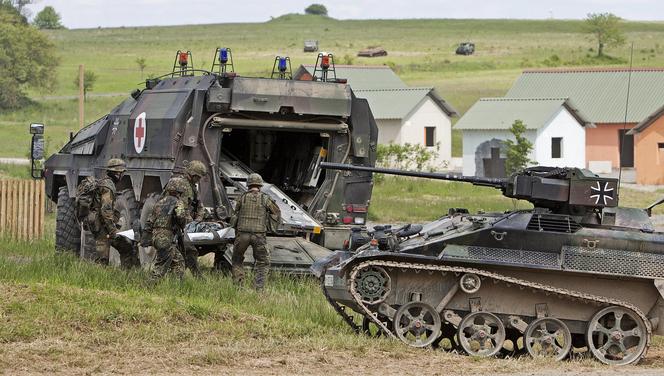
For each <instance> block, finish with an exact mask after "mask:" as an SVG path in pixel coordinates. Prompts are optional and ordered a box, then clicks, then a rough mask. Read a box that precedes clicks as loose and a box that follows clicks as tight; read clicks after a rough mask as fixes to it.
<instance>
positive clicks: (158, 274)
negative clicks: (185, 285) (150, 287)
mask: <svg viewBox="0 0 664 376" xmlns="http://www.w3.org/2000/svg"><path fill="white" fill-rule="evenodd" d="M164 191H165V194H164V196H162V198H161V199H159V201H157V202H156V203H155V205H154V207H153V208H152V212H151V213H150V217H149V218H148V224H149V226H150V228H151V229H152V246H154V247H155V249H156V250H157V257H156V259H155V263H154V268H153V269H152V275H151V279H152V280H153V281H157V280H159V279H161V278H162V277H163V276H164V275H166V273H168V272H169V271H172V272H173V273H174V274H175V275H176V276H178V277H179V278H180V279H181V278H182V277H183V275H184V258H183V257H182V253H181V252H180V249H179V243H180V242H179V241H178V238H177V237H178V236H182V232H183V229H184V226H185V225H186V224H187V218H188V214H187V208H186V204H185V203H184V201H182V198H183V197H182V196H183V193H184V188H183V186H182V185H181V184H175V183H174V182H173V180H171V181H170V182H169V183H168V184H166V188H165V189H164ZM143 245H144V246H145V245H147V244H143Z"/></svg>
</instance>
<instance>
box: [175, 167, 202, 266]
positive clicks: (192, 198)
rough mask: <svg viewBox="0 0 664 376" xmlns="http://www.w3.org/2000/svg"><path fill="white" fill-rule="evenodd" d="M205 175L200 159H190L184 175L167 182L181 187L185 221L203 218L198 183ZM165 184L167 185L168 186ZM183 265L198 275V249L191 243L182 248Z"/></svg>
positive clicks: (198, 220)
mask: <svg viewBox="0 0 664 376" xmlns="http://www.w3.org/2000/svg"><path fill="white" fill-rule="evenodd" d="M205 175H207V168H206V167H205V165H204V164H203V162H201V161H191V162H189V164H188V165H187V168H186V169H185V176H184V177H173V178H171V180H170V181H169V182H168V184H171V182H172V184H177V185H178V186H180V187H182V190H183V193H182V198H181V199H182V201H184V203H185V205H186V207H187V215H188V218H187V223H189V222H191V221H197V222H200V221H202V220H203V214H204V213H203V203H202V202H201V200H200V198H199V193H198V183H199V182H200V181H201V178H203V177H204V176H205ZM168 184H167V186H168ZM184 261H185V265H186V267H187V268H189V270H191V273H192V274H193V275H194V276H200V274H201V271H200V268H199V267H198V250H196V247H194V246H192V245H186V246H185V249H184Z"/></svg>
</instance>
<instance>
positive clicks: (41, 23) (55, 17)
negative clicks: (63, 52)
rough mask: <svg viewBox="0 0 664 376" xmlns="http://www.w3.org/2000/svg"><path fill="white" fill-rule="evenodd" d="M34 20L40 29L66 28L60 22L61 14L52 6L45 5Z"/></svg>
mask: <svg viewBox="0 0 664 376" xmlns="http://www.w3.org/2000/svg"><path fill="white" fill-rule="evenodd" d="M32 22H33V23H34V24H35V26H37V27H38V28H40V29H64V26H62V23H60V15H59V14H58V12H56V11H55V8H53V7H52V6H47V7H44V9H42V10H41V12H39V13H37V15H36V16H35V19H34V21H32Z"/></svg>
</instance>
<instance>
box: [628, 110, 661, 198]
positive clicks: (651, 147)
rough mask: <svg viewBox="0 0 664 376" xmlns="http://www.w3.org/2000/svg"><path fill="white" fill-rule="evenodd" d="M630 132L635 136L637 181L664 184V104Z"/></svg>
mask: <svg viewBox="0 0 664 376" xmlns="http://www.w3.org/2000/svg"><path fill="white" fill-rule="evenodd" d="M663 101H664V100H663ZM628 134H629V135H631V136H634V146H635V147H634V151H635V159H634V163H635V164H634V167H635V168H636V182H637V183H638V184H652V185H662V184H664V106H662V107H660V108H659V109H657V111H655V112H653V113H652V114H651V115H650V116H648V117H647V118H646V119H645V120H643V121H642V122H640V123H639V124H637V125H636V126H635V127H634V128H632V130H631V131H629V133H628Z"/></svg>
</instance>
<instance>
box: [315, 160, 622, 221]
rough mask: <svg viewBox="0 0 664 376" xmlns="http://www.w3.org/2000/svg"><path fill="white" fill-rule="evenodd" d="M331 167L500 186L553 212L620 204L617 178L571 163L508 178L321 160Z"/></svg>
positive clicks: (580, 211) (505, 192)
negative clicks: (577, 166)
mask: <svg viewBox="0 0 664 376" xmlns="http://www.w3.org/2000/svg"><path fill="white" fill-rule="evenodd" d="M321 167H322V168H324V169H331V170H344V171H370V172H374V173H380V174H388V175H401V176H411V177H420V178H428V179H436V180H448V181H460V182H467V183H471V184H473V185H479V186H484V187H493V188H497V189H500V190H501V191H502V193H503V195H504V196H505V197H510V198H515V199H520V200H526V201H529V202H531V203H532V204H533V205H534V206H535V207H536V208H547V209H550V210H551V211H552V212H554V213H559V214H571V215H583V214H585V213H587V212H599V211H601V210H602V208H605V207H616V206H618V179H611V178H603V177H600V176H598V175H596V174H594V173H592V172H590V171H589V170H585V169H579V168H568V167H562V168H559V167H540V166H538V167H530V168H526V169H525V170H523V171H521V172H517V173H515V174H512V175H511V176H510V177H507V178H484V177H477V176H460V175H453V174H444V173H438V172H420V171H406V170H396V169H389V168H379V167H365V166H353V165H347V164H341V163H326V162H323V163H321Z"/></svg>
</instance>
